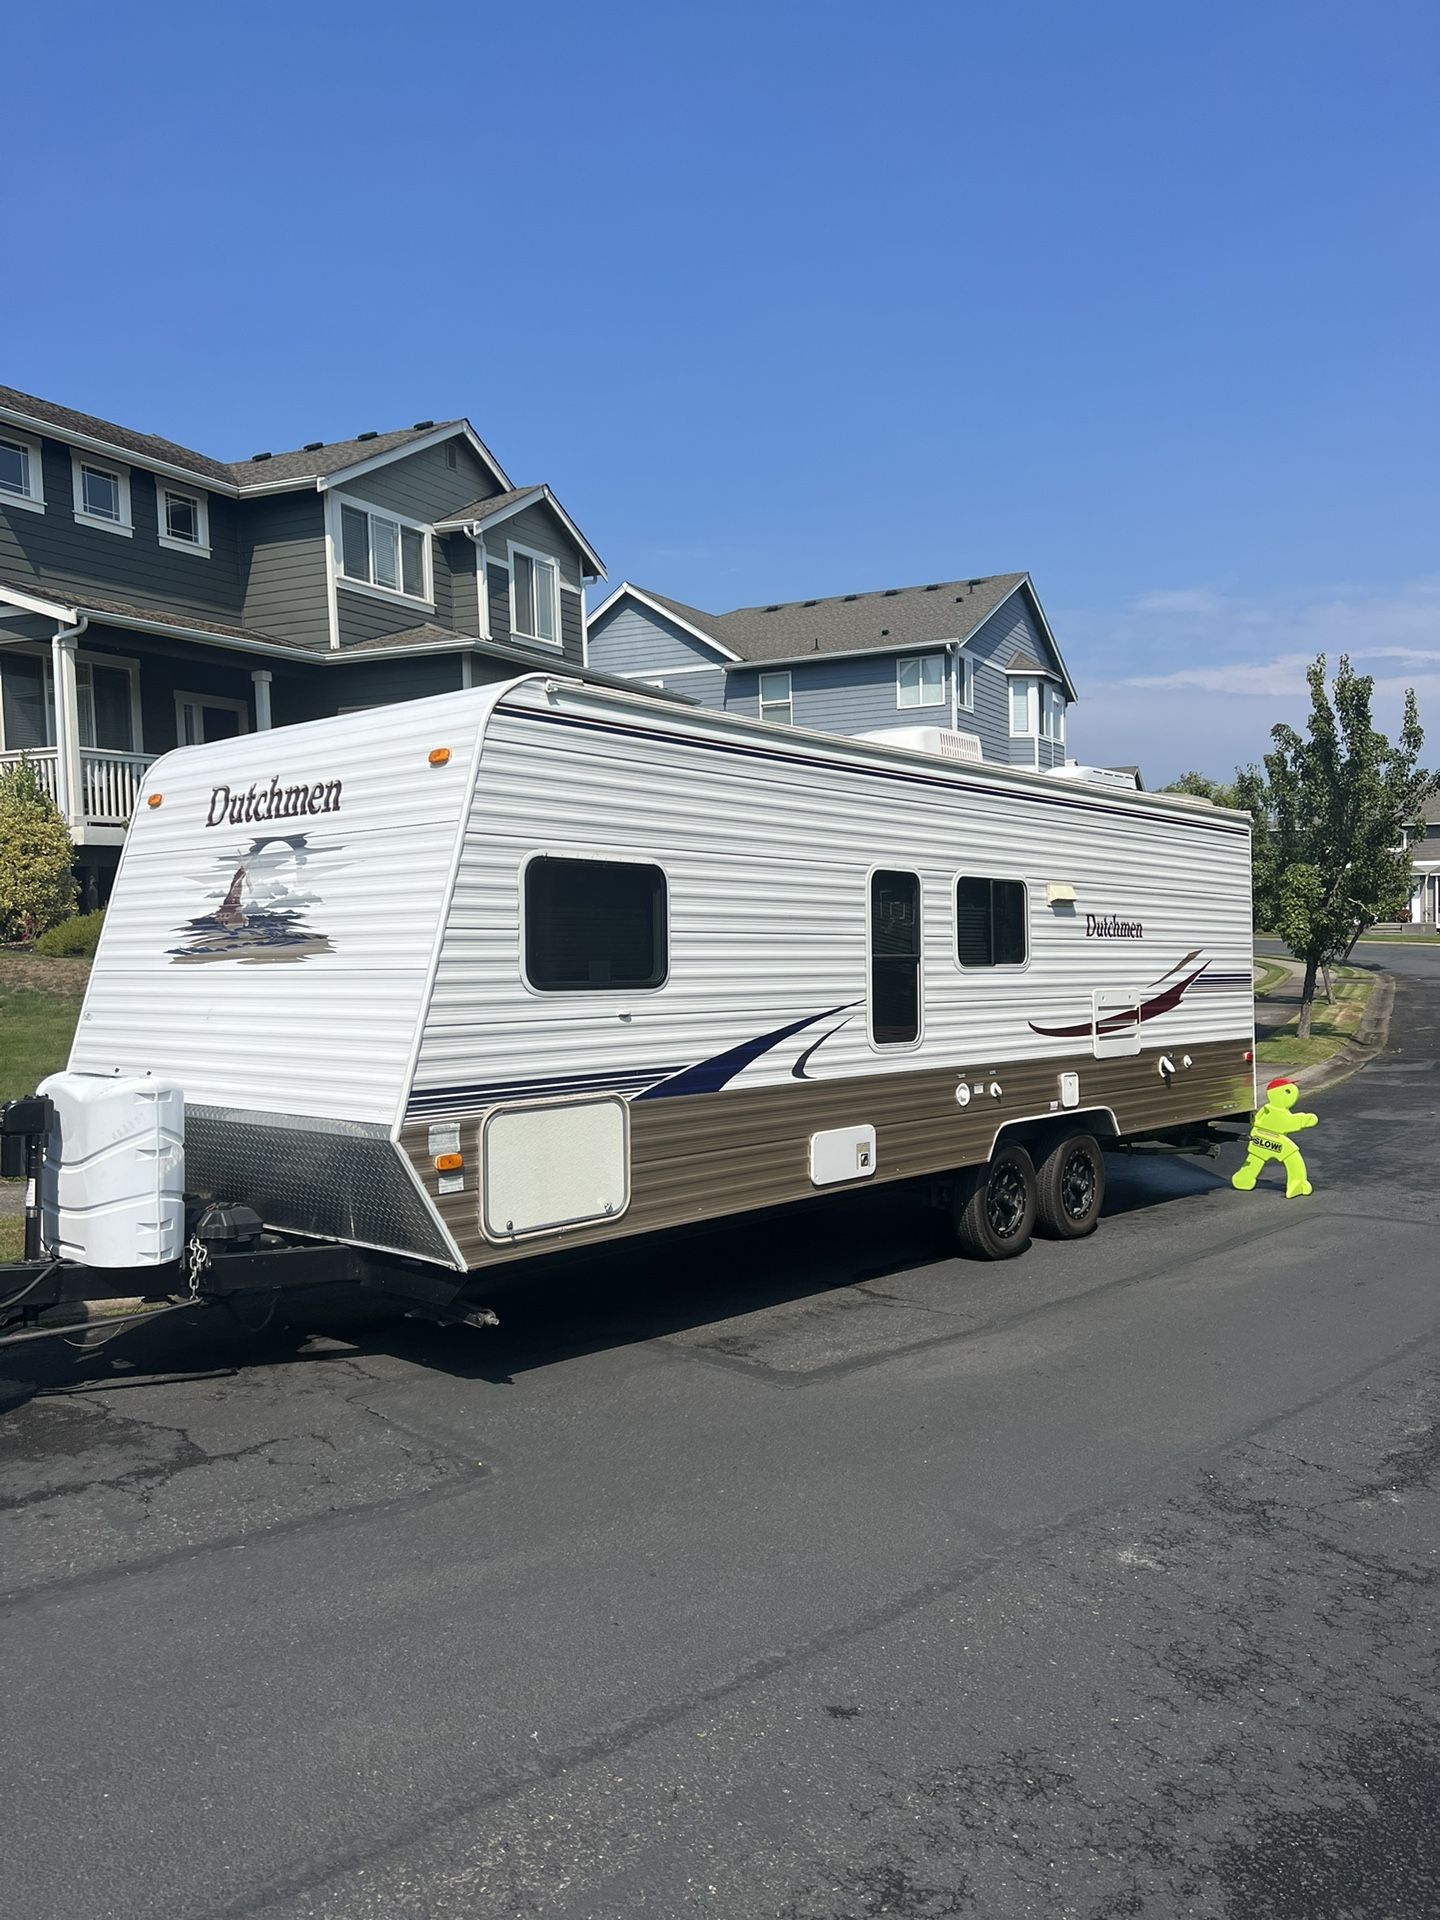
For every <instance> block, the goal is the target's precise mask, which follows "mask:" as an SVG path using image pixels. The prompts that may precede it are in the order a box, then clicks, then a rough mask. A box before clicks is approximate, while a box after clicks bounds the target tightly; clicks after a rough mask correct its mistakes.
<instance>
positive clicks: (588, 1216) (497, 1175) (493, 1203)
mask: <svg viewBox="0 0 1440 1920" xmlns="http://www.w3.org/2000/svg"><path fill="white" fill-rule="evenodd" d="M629 1121H630V1110H629V1108H628V1107H627V1106H626V1104H625V1102H624V1101H623V1100H583V1101H564V1102H558V1103H555V1104H553V1105H548V1106H542V1105H537V1106H529V1107H499V1108H497V1109H496V1110H495V1111H494V1112H492V1113H491V1114H490V1116H489V1118H488V1119H487V1120H486V1122H485V1128H484V1132H483V1134H482V1136H481V1142H480V1155H481V1167H482V1172H481V1183H482V1200H481V1215H480V1224H481V1227H482V1228H483V1230H484V1233H485V1235H486V1238H487V1239H490V1240H513V1239H515V1238H516V1237H517V1236H519V1235H520V1234H526V1233H542V1232H544V1231H545V1230H546V1229H551V1230H553V1229H554V1228H556V1227H577V1226H580V1225H582V1224H584V1223H586V1222H588V1221H592V1220H611V1219H614V1218H616V1217H617V1216H618V1215H620V1214H622V1213H624V1211H625V1209H626V1207H628V1206H629V1204H630V1125H629Z"/></svg>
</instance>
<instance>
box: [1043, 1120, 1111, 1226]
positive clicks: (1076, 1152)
mask: <svg viewBox="0 0 1440 1920" xmlns="http://www.w3.org/2000/svg"><path fill="white" fill-rule="evenodd" d="M1035 1193H1036V1208H1035V1231H1036V1232H1037V1233H1040V1234H1043V1235H1044V1236H1045V1238H1046V1239H1047V1240H1083V1239H1084V1238H1085V1236H1086V1234H1087V1233H1093V1232H1094V1231H1095V1229H1096V1227H1098V1226H1099V1224H1100V1209H1101V1208H1102V1207H1103V1206H1104V1204H1105V1156H1104V1154H1103V1153H1101V1151H1100V1143H1099V1142H1098V1141H1097V1140H1096V1138H1095V1136H1094V1135H1093V1134H1090V1133H1067V1134H1065V1135H1064V1136H1063V1137H1062V1138H1061V1139H1059V1140H1057V1141H1056V1142H1055V1144H1054V1146H1052V1147H1051V1148H1050V1150H1049V1151H1048V1152H1047V1153H1046V1155H1045V1157H1044V1159H1043V1160H1042V1161H1041V1162H1040V1166H1039V1169H1038V1170H1037V1172H1036V1176H1035Z"/></svg>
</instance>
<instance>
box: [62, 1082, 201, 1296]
mask: <svg viewBox="0 0 1440 1920" xmlns="http://www.w3.org/2000/svg"><path fill="white" fill-rule="evenodd" d="M39 1091H40V1092H41V1093H43V1094H46V1095H48V1097H49V1098H50V1099H51V1100H52V1101H53V1102H54V1106H55V1127H54V1131H53V1132H52V1133H51V1136H50V1140H49V1144H48V1146H47V1148H46V1152H45V1159H44V1161H43V1163H42V1169H41V1180H40V1208H41V1232H42V1237H43V1239H44V1242H45V1245H46V1246H47V1248H49V1249H50V1250H51V1251H52V1252H54V1253H57V1254H59V1255H60V1256H61V1257H62V1258H64V1259H66V1260H80V1261H83V1262H84V1264H85V1265H86V1266H87V1267H158V1266H164V1265H166V1264H167V1263H168V1262H169V1261H171V1260H178V1259H179V1258H180V1254H181V1252H182V1250H183V1248H184V1244H185V1096H184V1094H183V1093H182V1092H181V1090H180V1088H179V1087H178V1086H176V1085H175V1084H174V1083H173V1082H168V1081H164V1080H156V1079H152V1078H151V1077H150V1076H149V1075H148V1074H126V1075H123V1076H122V1075H118V1074H113V1075H107V1076H100V1075H97V1074H88V1073H52V1074H51V1075H50V1077H49V1078H48V1079H47V1080H42V1081H41V1083H40V1086H39Z"/></svg>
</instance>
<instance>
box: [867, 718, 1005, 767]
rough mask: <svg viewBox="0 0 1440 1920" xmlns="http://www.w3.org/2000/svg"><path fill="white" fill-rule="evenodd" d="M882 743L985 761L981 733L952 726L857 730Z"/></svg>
mask: <svg viewBox="0 0 1440 1920" xmlns="http://www.w3.org/2000/svg"><path fill="white" fill-rule="evenodd" d="M856 738H857V739H859V740H873V741H874V742H875V744H876V745H877V746H881V747H901V748H903V749H904V750H905V752H907V753H933V754H934V755H935V756H936V757H937V758H938V759H941V760H964V761H967V762H968V763H970V764H971V765H974V764H975V762H977V761H983V760H984V758H985V750H984V748H983V747H982V746H981V744H980V736H979V734H978V733H956V732H955V730H954V729H953V728H952V727H877V728H876V729H875V731H874V732H873V733H861V734H857V735H856Z"/></svg>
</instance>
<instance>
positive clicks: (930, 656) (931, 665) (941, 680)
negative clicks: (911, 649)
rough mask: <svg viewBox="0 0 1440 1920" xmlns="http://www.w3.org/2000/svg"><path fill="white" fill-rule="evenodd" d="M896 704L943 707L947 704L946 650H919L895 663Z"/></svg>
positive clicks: (902, 705)
mask: <svg viewBox="0 0 1440 1920" xmlns="http://www.w3.org/2000/svg"><path fill="white" fill-rule="evenodd" d="M895 704H896V706H897V707H943V706H944V704H945V656H944V654H943V653H925V654H919V655H917V656H916V657H915V658H914V659H911V660H899V661H897V662H896V664H895Z"/></svg>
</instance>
